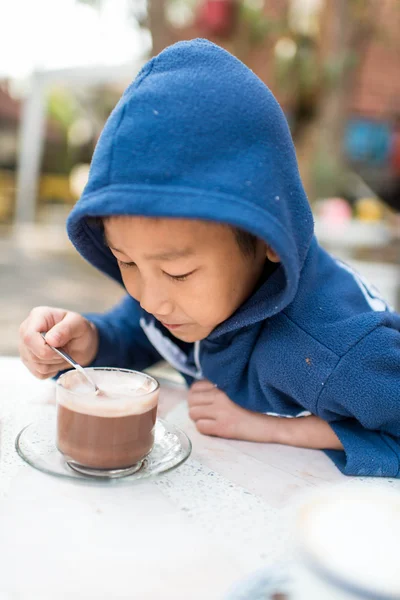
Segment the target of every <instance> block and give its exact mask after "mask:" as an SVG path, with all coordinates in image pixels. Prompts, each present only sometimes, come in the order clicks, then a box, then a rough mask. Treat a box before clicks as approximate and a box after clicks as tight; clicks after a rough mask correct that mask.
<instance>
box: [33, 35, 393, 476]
mask: <svg viewBox="0 0 400 600" xmlns="http://www.w3.org/2000/svg"><path fill="white" fill-rule="evenodd" d="M67 227H68V232H69V235H70V238H71V240H72V242H73V243H74V244H75V246H76V248H77V249H78V251H79V252H80V253H81V254H82V255H83V256H84V258H86V259H87V260H88V261H89V262H91V263H92V264H93V265H95V266H96V267H97V268H99V269H101V270H102V271H103V272H104V273H106V274H108V275H109V276H111V277H113V278H114V279H116V280H118V281H120V282H121V283H123V285H124V286H125V288H126V290H127V292H128V295H127V296H126V297H125V298H124V300H123V301H122V302H121V303H120V304H119V305H118V306H116V307H115V308H114V309H112V310H111V311H110V312H108V313H106V314H104V315H87V317H86V318H85V317H83V316H80V315H77V314H75V313H71V312H68V311H64V310H60V309H53V308H46V307H45V308H37V309H35V310H34V311H33V312H32V313H31V315H30V316H29V317H28V319H27V320H26V321H25V322H24V323H23V324H22V326H21V340H22V341H21V356H22V359H23V360H24V362H25V364H26V365H27V366H28V368H30V370H31V371H32V372H33V373H34V374H35V375H37V376H39V377H49V376H53V375H55V374H56V373H57V371H58V370H59V369H60V368H62V367H63V366H64V365H62V364H61V363H60V362H59V360H58V358H56V357H55V356H54V354H53V353H52V351H51V350H49V349H48V348H46V346H45V344H44V342H43V340H42V339H41V337H40V336H39V334H38V332H39V331H43V330H45V331H48V334H47V339H48V341H49V343H50V344H53V345H55V346H66V347H67V349H68V352H70V353H71V354H72V355H73V356H74V357H75V358H76V360H78V361H80V362H81V363H82V364H84V365H94V366H100V365H103V366H105V365H108V366H120V367H126V368H133V369H144V368H146V367H148V366H150V365H151V364H153V363H155V362H156V361H158V360H159V359H160V358H165V359H167V360H168V361H169V362H170V363H171V364H172V365H173V366H175V367H176V368H177V369H178V370H179V371H180V372H181V373H183V375H184V376H185V378H186V379H187V382H188V384H189V385H190V386H191V387H190V392H189V408H190V416H191V417H192V418H193V420H194V421H195V422H196V425H197V427H198V429H199V430H200V431H201V432H202V433H205V434H210V435H216V436H222V437H231V438H237V439H246V440H253V441H259V442H277V443H283V444H290V445H294V446H302V447H308V448H320V449H323V450H326V451H327V453H328V454H329V456H330V457H331V458H332V459H333V460H334V462H335V463H336V465H337V466H338V467H339V468H340V469H341V470H342V471H343V472H344V473H346V474H348V475H375V476H378V475H379V476H390V477H396V476H400V475H399V473H400V468H399V464H400V393H399V392H400V386H399V383H400V333H399V329H400V317H399V316H398V315H396V314H395V313H393V312H391V311H390V309H389V307H388V306H387V305H386V304H385V302H384V301H383V300H382V298H380V297H379V296H378V295H377V294H376V293H375V292H373V291H371V290H370V289H369V288H368V286H367V285H366V284H365V282H364V281H363V280H361V278H360V277H359V276H358V275H356V274H354V273H353V272H352V271H351V270H350V269H349V267H347V266H346V265H344V264H341V263H339V262H337V261H335V260H334V259H333V258H331V257H330V256H329V255H328V254H327V253H326V252H324V251H323V250H322V249H321V248H320V247H319V246H318V243H317V241H316V239H315V237H314V236H313V222H312V216H311V212H310V208H309V205H308V202H307V198H306V196H305V193H304V190H303V187H302V184H301V181H300V177H299V174H298V169H297V163H296V157H295V152H294V148H293V143H292V140H291V137H290V133H289V130H288V127H287V124H286V120H285V118H284V116H283V113H282V111H281V109H280V108H279V106H278V104H277V102H276V100H275V99H274V97H273V96H272V94H271V93H270V91H269V90H268V89H267V88H266V86H265V85H264V84H263V83H262V82H261V81H260V80H259V79H258V78H257V77H256V76H255V75H254V74H253V73H252V72H251V71H250V70H249V69H247V68H246V67H245V66H244V65H243V64H242V63H240V61H238V60H237V59H235V58H234V57H233V56H231V55H230V54H229V53H227V52H225V51H224V50H222V49H221V48H219V47H218V46H215V45H214V44H212V43H210V42H207V41H205V40H195V41H191V42H183V43H179V44H176V45H174V46H171V47H170V48H167V49H166V50H165V51H164V52H162V53H161V54H160V55H159V56H158V57H156V58H154V59H152V60H151V61H150V62H149V63H147V65H145V67H144V68H143V69H142V71H141V73H140V74H139V75H138V77H137V78H136V80H135V81H134V82H133V83H132V84H131V85H130V86H129V87H128V89H127V90H126V91H125V93H124V95H123V97H122V98H121V100H120V102H119V103H118V105H117V107H116V108H115V110H114V112H113V113H112V115H111V116H110V118H109V120H108V122H107V124H106V126H105V128H104V131H103V133H102V136H101V138H100V140H99V143H98V145H97V148H96V151H95V154H94V157H93V161H92V167H91V172H90V176H89V182H88V184H87V186H86V188H85V191H84V193H83V197H82V198H81V200H80V201H79V202H78V203H77V205H76V206H75V208H74V209H73V210H72V212H71V215H70V217H69V219H68V225H67ZM194 381H195V383H193V382H194ZM288 417H291V418H288Z"/></svg>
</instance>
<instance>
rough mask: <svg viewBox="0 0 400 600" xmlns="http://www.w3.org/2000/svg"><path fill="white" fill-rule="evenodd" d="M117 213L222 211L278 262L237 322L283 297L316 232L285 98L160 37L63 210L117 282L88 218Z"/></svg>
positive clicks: (218, 59)
mask: <svg viewBox="0 0 400 600" xmlns="http://www.w3.org/2000/svg"><path fill="white" fill-rule="evenodd" d="M116 214H118V215H120V214H125V215H148V216H156V217H182V218H184V217H186V218H193V219H196V218H197V219H206V220H212V221H219V222H225V223H229V224H231V225H234V226H237V227H241V228H242V229H245V230H247V231H249V232H251V233H253V234H255V235H256V236H258V237H260V238H262V239H264V240H265V241H266V242H267V243H268V244H269V245H270V246H271V247H272V248H273V249H274V250H275V251H276V252H277V254H278V255H279V257H280V259H281V267H280V268H278V269H277V271H276V272H275V273H274V275H273V277H272V278H271V280H269V281H268V282H267V283H266V284H264V286H263V289H262V290H259V293H258V294H257V298H254V297H253V298H252V299H251V301H250V304H249V303H247V304H245V305H244V306H243V307H242V308H241V309H240V313H241V314H240V317H241V318H240V319H239V321H240V326H243V325H244V324H246V325H247V324H251V323H253V322H255V321H258V320H262V319H265V318H266V317H268V316H271V315H273V314H275V313H278V312H280V311H281V310H282V309H283V308H284V307H285V306H287V305H288V304H290V302H291V301H292V300H293V298H294V297H295V295H296V292H297V288H298V282H299V275H300V271H301V269H302V267H303V264H304V261H305V258H306V255H307V252H308V249H309V246H310V242H311V239H312V235H313V220H312V215H311V211H310V208H309V205H308V201H307V198H306V195H305V193H304V189H303V187H302V183H301V181H300V177H299V173H298V168H297V162H296V156H295V151H294V147H293V143H292V139H291V135H290V132H289V129H288V125H287V122H286V119H285V117H284V114H283V112H282V110H281V108H280V107H279V105H278V103H277V101H276V100H275V98H274V97H273V95H272V93H271V92H270V91H269V89H268V88H267V87H266V86H265V85H264V83H262V81H260V79H258V77H256V75H254V73H252V71H250V70H249V69H248V68H247V67H246V66H245V65H244V64H243V63H241V62H240V61H239V60H237V59H236V58H234V57H233V56H232V55H231V54H229V53H228V52H226V51H225V50H223V49H222V48H220V47H219V46H216V45H215V44H212V43H211V42H208V41H206V40H202V39H199V40H194V41H190V42H181V43H178V44H175V45H174V46H171V47H169V48H167V49H166V50H164V51H163V52H162V53H161V54H160V55H159V56H157V57H155V58H153V59H152V60H150V61H149V62H148V63H147V64H146V65H145V66H144V67H143V69H142V70H141V72H140V73H139V75H138V76H137V78H136V79H135V80H134V81H133V83H132V84H131V85H130V86H129V87H128V88H127V89H126V91H125V92H124V94H123V96H122V98H121V100H120V102H119V103H118V105H117V106H116V108H115V109H114V111H113V113H112V114H111V116H110V118H109V119H108V121H107V123H106V126H105V128H104V130H103V132H102V135H101V137H100V140H99V142H98V144H97V147H96V150H95V153H94V156H93V161H92V165H91V170H90V176H89V181H88V184H87V186H86V188H85V190H84V193H83V195H82V198H81V199H80V200H79V202H78V203H77V204H76V206H75V208H74V209H73V211H72V213H71V215H70V217H69V219H68V224H67V228H68V233H69V236H70V238H71V240H72V242H73V244H74V245H75V246H76V248H77V250H78V251H79V252H80V253H81V254H82V256H83V257H84V258H86V259H87V260H88V261H89V262H90V263H92V264H93V265H94V266H95V267H97V268H99V269H100V270H101V271H103V272H105V273H107V274H108V275H110V276H111V277H113V278H114V279H116V280H118V281H120V282H121V277H120V272H119V268H118V266H117V263H116V260H115V258H114V257H113V255H112V253H111V252H110V251H109V250H108V249H107V248H106V247H105V246H104V243H103V240H102V238H101V232H100V231H98V230H96V228H95V227H91V226H89V225H88V224H87V223H86V218H87V217H88V216H106V215H116ZM255 303H256V304H257V310H254V308H255V307H254V304H255ZM236 317H237V315H236ZM237 322H238V321H237V319H234V320H229V321H227V322H226V323H225V325H224V327H223V330H224V332H226V331H228V330H232V329H234V328H235V323H237Z"/></svg>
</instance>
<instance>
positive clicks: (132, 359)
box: [85, 295, 161, 371]
mask: <svg viewBox="0 0 400 600" xmlns="http://www.w3.org/2000/svg"><path fill="white" fill-rule="evenodd" d="M85 317H86V318H87V319H89V320H90V321H92V323H94V324H95V325H96V327H97V329H98V332H99V349H98V352H97V356H96V358H95V360H94V362H93V363H92V365H91V366H92V367H120V368H125V369H135V370H139V371H140V370H143V369H146V368H147V367H150V366H151V365H153V364H154V363H156V362H157V361H159V360H161V356H160V355H159V354H158V352H157V351H156V350H155V348H154V347H153V346H152V344H151V343H150V342H149V340H148V339H147V337H146V335H145V334H144V332H143V330H142V328H141V327H140V323H139V320H140V312H139V306H138V304H137V302H136V301H135V300H134V299H133V298H131V297H130V296H128V295H127V296H125V297H124V298H123V300H122V301H121V302H120V303H119V304H117V305H116V306H114V308H112V309H111V310H110V311H108V312H106V313H104V314H94V313H90V314H85Z"/></svg>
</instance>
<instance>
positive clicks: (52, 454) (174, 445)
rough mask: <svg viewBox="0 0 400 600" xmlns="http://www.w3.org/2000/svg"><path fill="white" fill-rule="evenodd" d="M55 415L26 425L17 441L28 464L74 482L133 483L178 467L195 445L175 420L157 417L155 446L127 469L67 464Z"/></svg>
mask: <svg viewBox="0 0 400 600" xmlns="http://www.w3.org/2000/svg"><path fill="white" fill-rule="evenodd" d="M55 433H56V415H55V411H54V413H53V414H51V415H48V416H47V417H44V418H42V419H40V420H38V421H36V422H35V423H31V424H30V425H27V426H26V427H24V429H22V431H20V433H19V434H18V436H17V439H16V440H15V447H16V450H17V452H18V454H19V455H20V456H21V458H23V459H24V460H25V461H26V462H27V463H28V464H29V465H31V466H32V467H34V468H35V469H38V470H39V471H42V472H43V473H48V474H49V475H55V476H57V477H66V478H67V479H74V480H75V481H91V482H95V481H96V482H114V483H116V482H117V481H118V482H119V481H121V482H122V481H124V482H126V483H127V482H134V481H137V480H139V479H145V478H148V477H153V476H155V475H160V474H161V473H166V472H167V471H170V470H172V469H175V468H176V467H179V465H181V464H182V463H183V462H185V460H186V459H187V458H188V457H189V456H190V453H191V451H192V444H191V442H190V439H189V438H188V437H187V435H186V434H185V433H184V432H183V431H182V430H181V429H179V428H178V427H175V425H172V423H168V422H167V421H163V420H161V419H157V422H156V425H155V435H154V446H153V448H152V450H151V452H150V453H149V454H148V455H147V456H146V458H144V459H143V461H141V463H138V464H137V465H134V466H133V467H130V468H128V469H115V470H114V471H103V472H101V471H99V470H96V469H85V468H84V467H81V466H79V465H76V464H74V463H72V462H71V463H68V462H67V461H66V459H65V458H64V456H63V455H62V454H61V452H59V451H58V450H57V448H56V445H55Z"/></svg>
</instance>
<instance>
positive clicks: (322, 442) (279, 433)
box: [271, 415, 343, 450]
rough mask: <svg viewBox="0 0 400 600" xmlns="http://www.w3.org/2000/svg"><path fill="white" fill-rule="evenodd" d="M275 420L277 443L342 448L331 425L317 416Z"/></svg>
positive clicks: (329, 448) (302, 446) (315, 447)
mask: <svg viewBox="0 0 400 600" xmlns="http://www.w3.org/2000/svg"><path fill="white" fill-rule="evenodd" d="M271 418H274V417H271ZM275 418H276V417H275ZM277 421H279V423H277V426H276V443H278V444H284V445H286V446H296V447H297V448H314V449H315V450H343V446H342V443H341V442H340V440H339V438H338V437H337V435H336V433H335V432H334V431H333V429H332V427H331V426H330V425H329V423H327V422H326V421H323V420H322V419H320V418H319V417H315V416H314V415H312V416H309V417H299V418H295V419H285V418H278V419H277Z"/></svg>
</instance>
